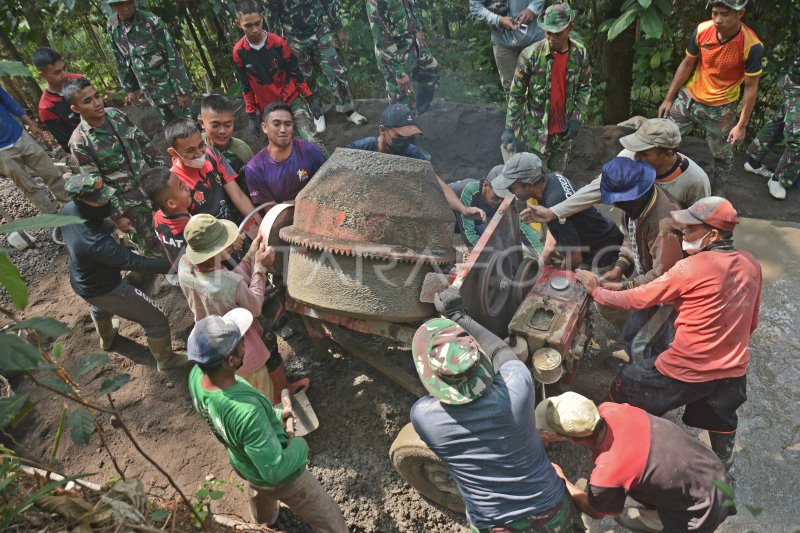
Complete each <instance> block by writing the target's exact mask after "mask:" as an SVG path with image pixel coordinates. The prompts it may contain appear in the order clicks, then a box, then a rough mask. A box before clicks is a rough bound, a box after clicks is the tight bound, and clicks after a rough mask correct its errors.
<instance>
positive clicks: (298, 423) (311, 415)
mask: <svg viewBox="0 0 800 533" xmlns="http://www.w3.org/2000/svg"><path fill="white" fill-rule="evenodd" d="M281 406H282V408H283V409H284V410H290V411H291V412H292V417H291V418H289V419H288V420H287V421H286V433H287V434H289V435H290V436H296V437H304V436H305V435H308V434H309V433H311V432H312V431H314V430H315V429H317V428H318V427H319V419H317V414H316V413H315V412H314V408H313V407H311V402H309V401H308V396H306V391H305V390H304V389H300V390H298V391H297V392H295V393H294V394H291V393H290V392H289V390H288V389H283V390H282V391H281Z"/></svg>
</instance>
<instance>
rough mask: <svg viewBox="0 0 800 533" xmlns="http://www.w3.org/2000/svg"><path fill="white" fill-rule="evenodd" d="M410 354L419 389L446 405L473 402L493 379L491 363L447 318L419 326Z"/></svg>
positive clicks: (473, 342)
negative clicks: (421, 387)
mask: <svg viewBox="0 0 800 533" xmlns="http://www.w3.org/2000/svg"><path fill="white" fill-rule="evenodd" d="M411 352H412V354H413V355H414V366H415V367H416V369H417V374H419V378H420V380H421V381H422V385H423V386H424V387H425V389H426V390H427V391H428V393H429V394H430V395H431V396H433V397H434V398H437V399H438V400H439V401H441V402H444V403H447V404H453V405H459V404H465V403H469V402H471V401H473V400H475V399H477V398H478V397H480V396H481V395H482V394H483V393H484V391H485V390H486V388H487V387H488V386H489V383H491V382H492V378H493V377H494V368H493V367H492V362H491V361H490V360H489V357H488V356H487V355H486V354H485V353H483V351H482V350H481V349H480V347H479V346H478V343H477V342H475V339H473V338H472V336H471V335H470V334H469V333H467V332H466V331H464V328H462V327H461V326H459V325H458V324H456V323H455V322H453V321H452V320H449V319H447V318H432V319H431V320H428V321H427V322H425V323H424V324H422V325H421V326H420V327H419V329H417V332H416V333H415V334H414V339H413V340H412V341H411Z"/></svg>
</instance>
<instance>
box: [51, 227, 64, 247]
mask: <svg viewBox="0 0 800 533" xmlns="http://www.w3.org/2000/svg"><path fill="white" fill-rule="evenodd" d="M50 238H51V239H53V242H54V243H56V244H61V245H63V244H64V236H63V235H62V234H61V228H60V227H58V228H53V233H51V234H50Z"/></svg>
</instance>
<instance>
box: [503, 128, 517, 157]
mask: <svg viewBox="0 0 800 533" xmlns="http://www.w3.org/2000/svg"><path fill="white" fill-rule="evenodd" d="M500 146H501V147H503V148H505V149H506V150H508V151H509V152H515V151H516V149H517V137H516V136H515V135H514V130H512V129H511V128H506V129H504V130H503V133H501V134H500Z"/></svg>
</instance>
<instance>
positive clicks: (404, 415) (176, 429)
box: [0, 102, 800, 533]
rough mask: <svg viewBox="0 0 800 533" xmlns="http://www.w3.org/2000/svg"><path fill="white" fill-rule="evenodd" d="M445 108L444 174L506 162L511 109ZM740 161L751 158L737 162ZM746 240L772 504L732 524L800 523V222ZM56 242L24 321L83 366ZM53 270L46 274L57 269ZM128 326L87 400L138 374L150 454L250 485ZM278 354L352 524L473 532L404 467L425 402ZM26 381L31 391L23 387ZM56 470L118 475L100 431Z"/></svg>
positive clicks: (588, 362) (87, 380) (82, 327)
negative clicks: (32, 321)
mask: <svg viewBox="0 0 800 533" xmlns="http://www.w3.org/2000/svg"><path fill="white" fill-rule="evenodd" d="M448 107H449V110H448V111H447V112H436V113H431V114H428V115H424V116H423V117H422V118H421V120H420V124H421V127H422V129H423V131H424V132H425V136H424V138H423V143H424V146H425V147H426V148H427V149H428V150H429V151H430V152H431V153H432V154H433V161H432V162H433V164H434V168H435V169H436V170H437V172H439V173H440V175H441V176H442V177H443V178H445V179H446V180H448V181H449V180H453V179H456V178H464V177H476V178H477V177H481V176H483V175H485V173H486V172H487V171H488V170H489V169H490V168H491V167H492V166H493V165H495V164H497V163H499V162H500V157H499V153H498V150H497V145H498V143H499V134H500V130H501V128H502V112H501V111H500V110H498V109H493V108H481V107H473V106H466V105H459V104H448ZM381 108H382V104H381V103H377V102H360V103H359V110H360V112H361V113H363V114H365V115H366V116H368V117H369V118H370V121H371V122H370V123H369V124H367V125H366V126H360V127H352V126H350V125H349V124H345V123H344V122H343V121H342V120H341V119H340V117H338V116H333V114H329V115H328V124H329V129H328V132H327V133H326V135H325V140H326V142H327V143H328V144H329V146H330V147H333V146H337V145H343V144H345V143H346V142H348V141H350V140H353V139H356V138H359V137H361V136H365V135H374V132H375V130H376V129H377V126H376V122H375V121H376V117H377V115H378V114H379V112H380V110H381ZM131 115H132V117H133V119H134V120H135V121H137V122H140V123H143V125H144V126H145V128H146V129H147V130H149V131H152V128H153V127H154V124H155V119H154V118H152V117H150V116H149V115H148V114H147V112H146V111H143V110H133V112H132V113H131ZM242 126H243V121H242ZM237 133H238V134H239V135H241V136H242V137H244V138H245V139H246V140H248V141H249V142H252V143H253V144H254V145H257V141H256V140H255V139H252V138H251V137H250V136H249V134H247V133H245V132H243V131H241V130H240V131H239V132H237ZM622 133H623V131H622V130H621V129H619V128H585V129H584V130H583V131H582V132H581V134H580V136H579V138H578V142H577V146H576V150H575V151H574V152H573V157H572V159H571V163H570V166H569V168H568V172H567V174H568V175H569V177H570V178H573V179H574V181H575V182H576V183H584V182H586V181H588V180H589V179H590V178H591V177H593V176H594V175H595V174H596V173H597V171H598V169H599V168H600V166H601V165H602V163H603V162H604V161H606V160H607V159H608V158H610V157H611V156H613V155H614V154H615V153H616V152H617V151H618V150H619V145H618V144H617V142H616V139H617V138H618V137H619V135H621V134H622ZM262 144H263V143H262ZM259 146H260V145H259ZM684 148H685V151H686V152H687V153H688V155H690V156H691V157H692V158H694V159H695V161H697V162H698V163H700V164H701V165H705V164H708V162H709V161H710V156H709V154H708V151H707V148H706V147H705V143H704V142H703V141H701V140H699V139H687V140H686V141H685V142H684ZM737 161H738V160H737ZM768 162H771V161H770V160H768ZM736 168H737V169H740V168H741V167H740V166H739V165H737V166H736ZM798 195H800V192H797V191H790V196H789V199H788V200H786V201H784V202H776V201H774V200H772V199H771V198H770V197H769V195H768V193H767V191H766V186H765V185H764V183H763V182H762V180H761V179H760V178H756V177H755V176H750V175H746V174H744V173H743V172H739V171H737V173H736V174H735V175H734V176H732V179H731V187H730V196H731V198H732V201H733V202H734V204H735V205H736V206H737V208H738V209H739V210H740V212H741V213H742V214H743V215H747V216H754V217H757V218H769V219H773V220H793V219H794V220H796V219H798V218H800V216H799V215H800V213H798V207H797V206H798V202H797V197H798ZM15 198H16V200H14V199H15ZM12 200H13V201H14V202H16V203H20V202H19V197H18V196H16V195H15V194H14V192H13V191H11V192H9V191H7V190H6V191H3V192H2V194H0V202H3V205H4V206H5V207H7V208H8V204H7V202H11V201H12ZM737 243H741V244H742V246H743V247H745V248H748V249H752V250H753V251H754V253H756V256H757V257H758V258H759V259H760V260H761V261H762V263H763V264H764V272H765V290H764V304H763V306H762V323H761V325H760V326H759V329H758V331H757V332H756V334H755V336H754V338H753V363H752V367H751V370H750V374H749V376H750V379H749V381H750V387H749V400H748V402H747V403H746V404H745V405H744V407H743V408H742V409H741V410H740V418H741V424H740V432H739V447H740V448H741V450H740V455H739V458H738V459H737V465H738V468H739V471H738V474H737V480H738V488H739V497H740V499H741V500H742V501H743V502H746V503H751V504H756V505H760V506H762V507H763V508H764V509H765V510H764V512H763V514H762V515H761V516H760V517H758V518H757V519H756V518H753V517H751V516H750V515H749V513H748V512H747V511H746V510H745V509H744V508H741V509H740V512H739V515H738V516H737V517H735V518H733V519H730V520H729V521H727V522H726V523H725V525H724V526H723V527H722V528H721V530H720V531H726V532H740V531H741V532H744V531H749V530H758V531H764V532H771V531H774V532H779V531H793V530H796V529H798V528H800V513H799V512H798V509H800V495H799V493H798V492H797V491H796V490H794V487H795V485H796V482H797V481H798V480H799V479H800V415H798V410H797V406H798V404H799V402H798V400H800V398H798V391H799V390H800V382H798V380H800V377H798V376H800V372H798V370H800V369H799V368H798V362H797V361H798V355H800V334H798V331H797V328H796V327H795V321H794V317H796V316H798V313H799V312H800V308H798V303H797V302H798V301H800V288H798V284H797V283H796V282H795V280H796V279H798V275H799V274H800V272H798V266H797V261H796V258H797V257H798V254H799V253H800V248H798V246H800V245H798V243H800V229H799V228H798V226H797V225H795V224H789V223H780V222H777V223H772V222H764V221H752V222H751V221H747V223H746V224H743V226H742V231H741V233H737ZM45 250H46V252H43V253H38V252H37V253H34V254H31V255H28V256H24V255H23V254H16V253H15V254H13V256H12V257H13V259H14V261H15V262H17V263H18V264H20V265H22V269H23V271H24V272H27V273H28V275H29V280H30V282H31V286H32V288H31V298H30V307H29V309H28V311H27V313H26V316H34V315H48V316H54V317H56V318H59V319H60V320H62V321H64V322H65V323H67V324H68V325H69V326H70V327H72V328H73V329H74V331H75V333H74V334H73V335H71V336H69V337H67V338H65V339H62V340H63V342H64V344H65V349H64V354H65V355H64V360H65V362H66V364H67V365H68V366H72V365H74V362H75V361H76V360H77V359H79V358H80V356H81V354H84V353H88V352H92V351H97V349H96V348H97V338H96V335H95V333H94V330H93V328H92V324H91V321H90V319H89V316H88V306H87V305H86V304H85V303H84V302H83V301H82V300H81V299H80V298H78V297H77V296H75V295H74V293H73V292H72V290H71V289H70V286H69V280H68V275H67V270H66V257H65V255H64V254H63V253H56V251H55V250H50V248H45ZM34 269H36V272H37V273H36V274H34ZM45 272H46V273H47V274H48V275H44V273H45ZM145 290H146V291H149V292H150V293H151V294H154V295H155V296H156V297H157V298H158V299H159V301H160V302H161V305H162V307H163V308H164V309H165V310H166V312H167V314H168V315H169V318H170V322H171V324H172V325H173V338H174V339H176V347H178V348H182V347H183V346H182V343H183V342H184V341H185V339H186V337H187V336H188V333H189V331H190V330H191V326H192V320H191V315H190V313H189V312H188V309H187V308H186V305H185V302H184V300H183V296H182V295H181V294H180V291H179V290H177V289H176V288H172V287H164V288H159V289H154V288H153V287H152V286H148V287H145ZM598 320H599V318H598ZM121 335H122V338H120V339H119V340H118V341H117V342H116V343H115V345H114V349H113V350H112V351H111V353H110V357H111V360H112V363H111V365H110V367H109V368H108V369H104V370H100V371H95V372H93V373H90V374H89V375H87V376H84V377H82V378H81V383H84V384H86V386H85V393H86V394H87V395H89V396H90V397H91V396H93V395H94V394H96V392H97V389H98V388H99V382H100V381H102V379H97V378H103V377H104V376H105V377H107V376H109V375H112V374H115V373H118V372H127V373H129V374H130V375H131V376H132V380H131V382H130V383H129V384H128V385H127V386H125V387H124V388H123V389H121V390H120V391H119V392H117V393H115V398H116V399H117V404H118V406H119V407H120V408H122V409H123V411H124V413H125V419H126V421H127V422H128V424H129V425H130V426H131V428H132V430H133V431H134V432H135V433H136V435H137V437H138V438H139V440H140V442H141V445H142V446H143V448H144V449H146V450H147V451H148V452H149V453H151V454H152V455H153V456H154V457H155V458H156V459H157V460H158V461H159V462H160V463H161V464H162V465H163V466H164V467H165V468H166V469H167V470H168V471H170V472H171V473H172V474H173V475H174V476H175V478H176V479H177V481H178V482H179V483H180V484H181V485H182V487H183V488H184V489H185V490H186V491H187V492H189V493H193V492H195V491H196V490H197V489H198V488H199V487H200V485H201V484H202V483H203V482H204V481H205V479H206V478H207V476H210V475H212V476H214V477H215V478H216V479H224V480H228V479H231V480H232V481H233V482H234V484H235V483H238V480H237V479H236V478H235V476H233V475H232V472H231V469H230V467H229V466H228V461H227V458H226V455H225V452H224V449H223V447H222V446H221V445H220V444H219V443H218V442H217V441H216V440H215V439H214V438H213V437H212V436H211V434H210V432H209V430H208V428H207V427H205V426H204V424H203V423H202V421H201V420H200V419H199V418H198V417H197V416H196V415H195V414H194V412H193V410H192V408H191V405H190V401H189V396H188V392H187V390H186V387H185V382H186V372H185V371H177V372H173V373H170V374H161V373H158V372H156V370H155V365H154V362H153V360H152V358H151V356H150V355H149V353H148V352H147V350H146V348H145V347H144V336H143V332H142V330H141V329H140V328H139V327H138V326H135V325H133V324H130V323H126V322H124V321H123V326H122V329H121ZM614 335H615V334H614V332H613V330H612V329H611V328H610V327H607V326H600V327H598V328H597V339H596V340H597V348H596V349H595V350H592V351H591V352H590V353H589V354H588V355H587V356H586V359H585V361H584V362H583V367H582V370H581V374H580V376H579V379H578V382H577V383H576V386H575V388H576V390H578V391H579V392H583V393H585V394H587V395H588V396H590V397H592V398H593V399H594V400H596V401H600V400H602V398H603V396H604V394H605V389H606V387H607V384H608V383H609V381H610V380H611V378H612V377H613V375H614V374H615V373H616V371H617V369H618V366H619V362H618V361H617V360H616V359H613V358H611V357H610V356H609V354H610V353H611V352H612V351H614V350H615V349H618V348H619V346H618V345H616V344H615V343H614V342H613V340H609V339H613V337H614ZM371 349H373V350H375V351H383V350H384V347H383V346H382V345H381V344H380V343H377V342H375V343H373V344H372V345H371ZM281 354H282V355H283V356H284V358H286V359H287V360H288V363H287V366H288V367H289V372H290V374H294V375H307V376H309V377H310V378H311V379H312V387H311V389H310V391H309V397H310V399H311V402H312V404H313V405H314V407H315V409H316V411H317V413H318V415H319V418H320V420H321V426H320V428H319V430H317V431H316V432H315V433H313V434H312V435H310V436H309V437H308V442H309V444H310V447H311V450H312V471H313V473H314V474H315V475H316V476H318V477H319V479H320V480H321V481H322V483H323V484H324V485H325V487H326V488H327V489H328V491H329V492H330V493H331V494H332V495H333V497H334V498H335V499H336V500H337V502H339V504H340V506H341V507H342V510H343V512H344V514H345V518H346V520H347V522H348V524H349V526H350V527H351V528H352V530H353V531H359V532H360V531H363V532H394V531H404V532H405V531H413V532H417V531H420V532H421V531H425V532H442V533H444V532H461V531H467V529H466V527H465V522H464V520H463V517H460V516H456V515H453V514H449V513H446V512H443V511H441V510H439V509H438V508H436V507H434V506H431V505H429V504H428V503H426V502H425V501H423V500H422V499H421V498H420V496H419V495H418V494H417V493H416V492H415V491H414V490H413V489H411V488H410V487H409V486H408V485H407V484H405V483H404V482H403V481H402V479H400V478H399V476H398V475H397V474H396V473H395V472H394V470H393V469H392V467H391V464H390V462H389V458H388V450H389V446H390V444H391V442H392V440H393V439H394V437H395V435H396V434H397V433H398V432H399V431H400V429H401V428H402V427H403V425H404V424H405V423H407V422H408V410H409V407H410V405H411V404H412V402H413V401H414V398H413V397H411V396H410V395H409V394H408V393H407V392H405V391H404V390H402V389H401V388H399V387H397V386H395V385H393V384H392V383H389V382H387V381H386V380H385V379H383V378H382V377H381V376H380V375H379V374H377V373H376V372H374V371H372V370H370V369H369V368H367V367H365V366H364V365H362V364H361V363H359V362H358V361H356V360H355V359H354V358H352V357H350V356H348V355H346V354H342V353H338V352H337V351H332V352H324V353H321V352H319V351H315V350H314V349H313V347H312V345H311V344H310V342H309V341H308V340H307V339H306V338H305V337H304V336H303V335H300V334H298V335H295V336H294V337H292V338H291V339H289V342H288V343H283V342H282V343H281ZM386 356H387V357H390V358H392V359H393V360H396V361H397V362H399V363H400V364H404V365H407V366H408V368H409V369H410V368H411V366H410V357H409V354H408V352H406V351H398V350H393V351H390V352H388V353H387V355H386ZM20 390H21V391H26V390H28V388H27V387H26V386H24V385H23V386H22V387H21V389H20ZM34 397H35V398H37V399H39V403H38V404H37V406H36V409H35V410H34V411H33V412H32V413H31V415H30V417H29V418H28V419H27V420H26V422H25V423H24V424H23V425H22V426H20V427H18V428H17V430H16V431H15V432H14V436H15V438H16V439H17V441H18V442H19V444H20V450H21V451H22V452H23V453H25V454H26V455H29V456H30V457H34V458H37V459H43V458H44V459H46V458H47V457H48V455H49V453H50V449H51V447H52V443H53V437H54V431H55V418H56V416H57V414H58V412H59V411H60V409H61V405H62V402H61V401H60V400H57V399H54V398H50V397H44V396H43V395H40V394H38V393H34ZM672 416H674V414H673V415H672ZM104 422H105V423H106V427H108V428H109V432H110V445H111V447H112V449H113V450H114V451H115V454H116V455H117V457H118V460H119V462H120V464H121V465H122V466H123V468H124V469H125V470H126V474H128V475H132V476H133V475H141V476H142V478H143V480H144V482H145V483H146V484H148V485H150V486H151V487H152V489H151V491H152V492H153V493H154V494H167V495H171V492H170V491H169V490H168V487H167V483H166V481H165V480H164V479H163V478H161V477H160V476H159V475H158V474H157V473H156V472H155V471H154V470H153V469H152V468H151V467H150V466H149V465H147V464H146V463H145V462H144V461H143V460H142V458H141V457H139V456H138V455H137V454H136V453H135V451H133V450H132V449H130V447H129V446H128V445H127V444H126V441H125V438H124V436H123V435H122V434H121V433H120V432H118V431H115V430H113V429H111V428H110V426H108V424H107V420H106V421H104ZM549 453H550V454H551V457H552V458H553V459H554V460H555V461H557V462H559V463H561V464H562V465H563V466H564V470H565V472H566V473H567V474H568V475H569V476H571V477H572V478H573V479H574V478H578V477H581V476H583V477H585V476H586V475H587V474H588V472H589V471H590V468H591V463H590V458H589V456H588V454H587V453H584V452H581V451H579V450H575V449H570V448H566V447H565V446H563V445H554V446H553V447H552V448H551V449H550V450H549ZM56 466H57V468H59V469H61V470H63V471H65V472H69V473H77V472H93V473H95V474H94V475H93V476H92V478H91V480H92V481H95V482H99V483H102V482H104V481H106V480H108V479H110V478H111V477H112V476H114V475H115V472H114V470H113V468H112V467H111V464H110V461H109V460H108V458H107V457H106V456H105V454H104V453H103V452H102V451H101V450H100V449H99V443H98V442H97V440H96V437H95V438H94V439H93V440H92V442H91V443H90V445H89V446H87V447H77V446H75V445H73V444H72V443H71V442H69V440H68V439H65V441H64V442H62V446H61V449H60V451H59V454H58V461H57V465H56ZM225 491H226V495H225V497H224V498H223V499H221V500H219V501H218V502H215V504H214V507H213V509H214V511H215V512H218V513H226V514H231V515H234V516H242V517H246V516H247V506H246V501H245V497H244V495H243V494H242V493H241V492H240V491H239V490H238V489H237V488H235V487H234V486H233V485H230V486H228V487H226V488H225ZM279 526H280V527H281V529H283V530H285V531H291V532H295V531H307V529H304V526H301V525H300V524H299V522H298V521H297V520H296V519H295V518H294V517H293V515H292V514H291V513H290V512H284V513H282V518H281V522H280V523H279ZM592 527H593V530H594V531H608V530H609V529H615V530H617V531H621V530H620V529H619V528H618V527H615V524H614V523H613V522H610V521H605V522H603V523H602V525H593V526H592Z"/></svg>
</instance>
